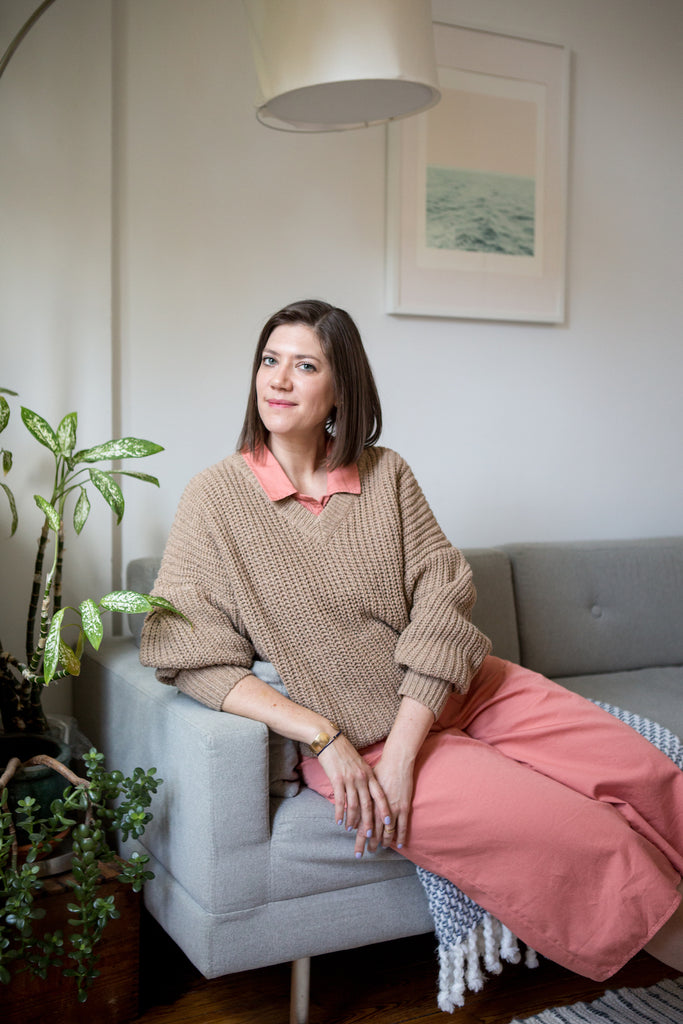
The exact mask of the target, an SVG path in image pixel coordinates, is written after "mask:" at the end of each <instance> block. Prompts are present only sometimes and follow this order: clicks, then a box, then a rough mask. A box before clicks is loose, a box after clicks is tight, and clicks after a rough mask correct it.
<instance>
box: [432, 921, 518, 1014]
mask: <svg viewBox="0 0 683 1024" xmlns="http://www.w3.org/2000/svg"><path fill="white" fill-rule="evenodd" d="M521 959H522V954H521V952H520V948H519V942H518V941H517V939H516V938H515V936H514V935H513V934H512V932H511V931H510V930H509V928H506V927H505V925H504V924H501V923H500V921H498V920H496V918H495V917H491V915H490V914H486V915H485V916H484V918H483V920H482V921H480V923H479V924H478V925H477V926H476V927H475V928H473V929H472V930H471V931H470V933H469V935H468V936H467V938H466V939H465V940H464V941H463V942H460V943H458V944H457V945H455V946H445V945H443V944H441V945H439V996H438V1003H439V1009H440V1010H441V1011H443V1012H444V1013H453V1011H454V1010H455V1007H456V1006H463V1005H464V1003H465V992H466V990H467V989H469V990H470V991H471V992H480V991H481V989H482V988H483V987H484V973H483V970H482V963H483V966H484V968H485V969H486V970H487V971H488V972H489V973H490V974H500V972H501V971H502V970H503V964H502V962H501V961H503V960H505V961H506V962H507V963H510V964H518V963H520V961H521ZM524 961H525V963H526V966H527V967H538V957H537V955H536V953H535V952H534V950H533V949H527V950H526V953H525V956H524Z"/></svg>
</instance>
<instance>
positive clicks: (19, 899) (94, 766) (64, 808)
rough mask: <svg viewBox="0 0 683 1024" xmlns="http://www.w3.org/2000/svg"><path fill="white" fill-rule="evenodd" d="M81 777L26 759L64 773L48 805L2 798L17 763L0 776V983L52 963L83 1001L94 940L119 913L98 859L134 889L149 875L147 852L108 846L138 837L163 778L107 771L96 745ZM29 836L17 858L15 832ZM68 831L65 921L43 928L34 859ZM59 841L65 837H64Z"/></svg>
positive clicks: (41, 759) (93, 963) (92, 972)
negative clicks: (117, 838)
mask: <svg viewBox="0 0 683 1024" xmlns="http://www.w3.org/2000/svg"><path fill="white" fill-rule="evenodd" d="M83 761H84V764H85V768H86V778H79V777H78V776H76V775H74V774H73V772H71V771H70V770H69V769H68V768H66V767H65V766H64V765H62V764H61V763H60V762H58V761H54V760H53V759H52V758H50V757H47V756H45V755H40V756H38V757H36V758H32V759H31V761H30V762H24V764H32V763H40V764H44V765H48V766H49V767H51V768H53V769H54V770H55V771H58V772H60V773H61V774H62V775H64V776H65V778H66V779H67V781H68V782H69V785H68V786H67V787H66V788H65V790H64V793H63V796H62V797H61V798H59V799H57V800H53V802H52V803H51V805H50V807H49V809H48V810H44V809H42V810H41V809H40V808H39V807H38V806H37V805H36V802H35V800H34V799H33V798H32V797H25V798H24V799H22V800H19V801H18V803H17V805H16V806H15V807H14V808H11V806H10V803H9V801H8V788H7V783H8V782H9V781H10V779H11V777H12V775H13V773H14V772H15V771H16V769H17V768H19V767H20V762H19V760H18V758H15V759H13V761H10V763H9V765H8V766H7V769H6V770H5V772H4V773H3V774H2V775H1V776H0V983H4V984H10V983H11V980H12V978H13V977H14V976H15V975H16V974H18V973H20V972H24V971H30V972H31V973H32V974H33V975H35V976H36V977H37V978H42V979H43V980H44V979H45V978H46V977H47V974H48V971H49V970H50V969H51V968H53V967H54V968H58V969H59V970H61V972H62V974H63V975H64V976H66V977H71V978H73V979H74V984H75V987H76V993H77V997H78V999H79V1001H80V1002H85V1001H86V999H87V996H88V992H89V990H90V987H91V985H92V983H93V982H94V981H95V979H96V978H97V977H98V970H97V961H98V952H99V951H98V943H99V942H100V939H101V938H102V933H103V931H104V929H105V927H106V925H107V923H108V922H109V921H112V920H114V919H115V918H117V917H119V916H120V915H119V911H118V910H117V909H116V903H115V896H114V895H102V894H101V892H100V890H101V884H102V870H101V865H102V864H103V863H108V862H114V864H115V867H116V870H117V872H118V881H119V882H124V883H126V884H128V885H130V886H131V887H132V889H133V891H134V892H140V890H141V889H142V886H143V885H144V883H145V882H146V881H147V880H149V879H151V878H153V877H154V875H153V874H152V872H151V871H149V870H148V869H147V864H148V862H149V857H148V856H147V855H146V854H141V853H138V852H136V851H134V852H133V853H132V854H131V856H130V858H129V859H128V860H125V859H123V858H121V857H118V856H117V855H116V854H115V853H114V850H113V848H112V846H111V845H110V841H111V838H112V837H113V836H114V835H116V834H118V833H120V835H121V837H122V838H123V839H124V840H127V839H129V838H131V837H132V838H134V839H137V838H139V837H140V836H141V835H142V834H143V833H144V831H145V828H146V826H147V825H148V823H149V822H150V821H151V820H152V814H151V812H150V811H149V809H148V808H149V806H150V803H151V800H152V794H154V793H156V791H157V788H158V787H159V785H160V784H161V783H162V782H163V779H159V778H157V776H156V772H155V769H154V768H151V769H149V770H148V771H146V772H145V771H143V769H142V768H136V769H135V770H134V772H133V774H132V775H131V776H130V777H125V776H124V775H123V773H122V772H120V771H107V770H106V768H105V766H104V758H103V755H102V754H101V753H99V752H98V751H96V750H95V749H94V748H93V749H91V750H90V751H89V753H87V754H85V755H84V758H83ZM20 829H21V830H23V833H24V834H25V836H26V837H27V838H28V844H27V847H28V853H27V854H26V855H25V857H22V856H21V849H20V848H19V845H18V842H17V832H18V830H20ZM65 830H69V838H68V840H67V843H68V845H69V848H70V851H71V854H72V862H71V869H70V879H71V884H72V890H71V893H70V899H69V902H68V904H67V908H66V909H67V914H68V917H67V918H66V920H65V922H64V926H65V927H60V928H57V929H56V930H55V931H52V932H50V931H41V930H40V929H39V928H37V927H36V922H38V921H40V920H41V918H43V917H44V916H45V913H46V912H45V909H44V905H41V904H44V901H41V900H40V899H36V897H37V895H38V894H39V892H40V889H41V888H42V882H41V874H40V861H39V857H40V856H41V855H43V854H44V853H46V852H48V851H49V849H50V847H51V844H52V843H54V842H55V841H56V840H58V839H59V838H60V837H62V836H63V835H64V831H65ZM62 842H64V840H62Z"/></svg>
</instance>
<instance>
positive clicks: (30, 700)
mask: <svg viewBox="0 0 683 1024" xmlns="http://www.w3.org/2000/svg"><path fill="white" fill-rule="evenodd" d="M6 395H7V396H10V398H11V397H13V396H16V392H14V391H10V390H9V389H8V388H0V433H1V432H2V431H4V430H5V428H6V427H7V425H8V423H9V421H10V414H11V407H10V404H9V401H8V398H6V397H5V396H6ZM21 419H22V421H23V423H24V426H25V427H26V429H27V430H28V432H29V434H30V435H31V436H32V437H33V439H34V440H35V441H36V442H38V444H40V445H41V446H42V447H44V448H46V449H47V450H48V451H49V452H50V453H51V454H52V456H53V460H54V473H53V476H52V480H51V482H50V484H49V489H48V490H47V491H46V492H45V494H43V495H40V494H36V495H34V501H35V504H36V505H37V507H38V510H39V513H40V515H41V516H42V529H41V532H40V537H39V539H38V549H37V552H36V558H35V567H34V572H33V577H32V583H31V587H30V597H29V602H28V615H27V621H26V650H25V653H24V654H23V656H17V655H15V654H13V653H11V652H10V651H8V650H6V649H5V647H4V645H3V643H2V640H1V639H0V713H1V715H2V723H3V728H4V731H5V732H6V733H10V732H33V733H45V732H47V731H48V722H47V719H46V716H45V713H44V710H43V706H42V700H41V697H42V693H43V690H44V687H45V686H47V685H49V684H50V683H52V682H54V681H56V680H59V679H63V678H64V677H66V676H77V675H78V674H79V672H80V669H81V658H82V655H83V651H84V647H85V644H86V642H88V643H90V644H91V645H92V647H94V648H95V649H97V648H98V647H99V645H100V643H101V641H102V637H103V635H104V626H103V614H104V613H105V612H124V613H128V614H130V613H145V612H148V611H151V610H152V608H154V607H157V608H164V609H166V610H167V611H169V612H171V613H173V614H178V615H180V614H182V613H181V612H179V611H178V610H177V609H176V608H174V607H173V605H171V604H170V603H169V602H168V601H165V600H164V599H163V598H160V597H152V596H150V595H149V594H139V593H137V592H136V591H130V590H116V591H113V592H111V593H108V594H105V595H104V597H102V598H100V600H99V601H95V600H94V599H92V598H90V597H86V598H84V599H83V600H81V601H80V603H79V604H78V606H77V607H74V606H71V607H69V606H66V605H64V604H63V602H62V575H63V568H64V552H65V543H64V540H65V533H66V526H65V523H66V519H67V506H69V508H70V518H71V524H72V527H73V530H74V532H75V533H76V535H78V534H80V533H81V531H82V530H83V528H84V526H85V524H86V522H87V520H88V516H89V514H90V508H91V503H90V497H89V491H90V492H92V490H93V489H94V491H95V492H97V493H99V495H101V497H102V498H103V499H104V501H105V502H106V503H107V505H108V506H109V507H110V509H111V510H112V512H113V513H114V515H115V516H116V520H117V523H120V522H121V520H122V518H123V513H124V508H125V504H124V498H123V492H122V490H121V487H120V486H119V484H118V483H117V481H116V479H115V478H116V477H117V476H128V477H134V478H136V479H137V480H141V481H143V482H146V483H150V484H153V485H155V486H157V487H158V486H159V481H158V480H157V478H156V477H154V476H150V475H149V474H147V473H139V472H131V471H129V470H121V469H118V468H116V469H114V468H111V464H112V462H118V461H119V460H123V459H139V458H144V457H146V456H149V455H153V454H155V453H157V452H160V451H163V448H162V447H161V445H158V444H155V443H154V442H153V441H145V440H142V439H141V438H137V437H124V438H118V439H115V440H112V441H106V442H105V443H103V444H98V445H94V446H93V447H89V448H77V445H76V430H77V424H78V417H77V414H76V413H75V412H71V413H68V414H67V415H66V416H64V418H63V419H62V420H61V422H60V423H59V425H58V427H57V428H56V429H53V427H51V426H50V425H49V423H48V422H47V421H46V420H45V419H44V418H43V417H42V416H39V415H38V413H36V412H32V411H31V410H30V409H27V408H25V407H23V406H22V407H21ZM0 459H1V460H2V468H3V474H4V475H5V476H6V475H7V474H8V473H9V471H10V470H11V468H12V461H13V458H12V453H11V451H9V450H8V449H5V448H0ZM102 463H104V464H105V466H104V467H102ZM98 464H99V465H98ZM0 487H1V488H2V490H3V491H4V493H5V496H6V498H7V502H8V507H9V515H10V535H13V534H14V533H15V531H16V529H17V524H18V519H19V517H18V511H17V504H16V500H15V497H14V494H13V492H12V490H11V488H10V487H9V486H8V485H7V484H6V483H4V482H1V481H0ZM2 767H3V766H0V770H1V769H2Z"/></svg>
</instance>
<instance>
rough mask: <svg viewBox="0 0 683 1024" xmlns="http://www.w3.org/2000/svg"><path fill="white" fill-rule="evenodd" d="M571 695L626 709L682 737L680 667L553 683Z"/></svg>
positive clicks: (682, 672) (682, 679) (682, 676)
mask: <svg viewBox="0 0 683 1024" xmlns="http://www.w3.org/2000/svg"><path fill="white" fill-rule="evenodd" d="M555 682H557V683H560V684H561V685H562V686H566V687H567V689H568V690H573V691H574V693H580V694H581V696H582V697H588V698H589V699H590V700H599V701H603V702H604V703H606V704H613V705H614V706H615V707H618V708H627V709H628V710H629V711H633V712H635V713H636V714H638V715H642V716H643V717H644V718H651V719H653V720H654V721H655V722H659V723H661V725H664V726H665V727H666V728H667V729H670V730H671V732H673V733H676V735H677V736H683V700H681V694H683V666H681V665H676V666H670V667H665V668H641V669H634V670H632V671H630V672H601V673H599V674H597V675H585V676H567V677H563V678H561V679H557V678H556V679H555Z"/></svg>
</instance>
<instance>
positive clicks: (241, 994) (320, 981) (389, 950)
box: [138, 921, 677, 1024]
mask: <svg viewBox="0 0 683 1024" xmlns="http://www.w3.org/2000/svg"><path fill="white" fill-rule="evenodd" d="M143 950H144V953H143V970H142V977H143V979H145V984H144V986H143V990H142V1008H143V1013H142V1016H140V1017H139V1018H138V1021H139V1024H287V1021H288V1019H289V982H290V971H289V967H288V965H285V964H282V965H278V966H275V967H266V968H262V969H261V970H258V971H246V972H244V973H241V974H233V975H228V976H227V977H224V978H218V979H216V980H214V981H205V980H204V979H202V978H201V977H200V976H199V975H198V974H197V972H196V971H195V970H194V969H193V968H192V967H191V965H189V964H188V963H187V961H186V960H185V959H184V957H183V956H182V954H180V953H179V952H178V950H177V949H176V947H175V946H173V945H172V944H171V943H170V940H168V939H167V938H166V937H165V936H164V935H163V933H161V932H160V931H159V930H158V929H157V926H156V925H154V923H153V922H150V921H146V922H145V927H144V929H143ZM436 976H437V967H436V961H435V956H434V939H433V936H431V935H423V936H418V937H416V938H412V939H400V940H398V941H396V942H388V943H384V944H381V945H376V946H366V947H364V948H362V949H356V950H349V951H346V952H342V953H333V954H328V955H326V956H320V957H316V958H315V959H314V960H313V961H312V965H311V1016H310V1024H418V1022H419V1024H437V1022H438V1024H449V1022H451V1024H509V1022H510V1021H511V1020H512V1019H513V1018H517V1017H520V1018H523V1017H528V1016H530V1015H532V1014H534V1013H538V1012H539V1011H540V1010H542V1009H545V1008H547V1007H549V1006H559V1005H561V1004H566V1003H573V1002H577V1001H578V1000H591V999H596V998H597V997H598V996H600V995H602V993H603V992H604V991H605V989H606V988H608V987H609V988H621V987H636V986H647V985H654V984H655V983H656V982H658V981H661V980H662V978H673V977H676V976H677V973H676V972H675V971H672V970H669V969H667V968H665V967H663V966H662V965H661V964H659V963H657V961H655V960H653V959H652V958H651V957H649V956H648V955H647V954H645V953H641V954H640V955H639V956H638V957H636V958H635V959H634V960H632V961H631V963H630V964H629V965H628V966H627V967H626V968H624V969H623V970H622V971H620V972H619V974H617V975H615V976H614V978H612V979H610V982H609V985H606V984H597V983H595V982H591V981H588V980H587V979H585V978H580V977H578V976H577V975H575V974H571V973H570V972H569V971H565V970H563V969H562V968H560V967H557V966H556V965H554V964H551V963H550V962H549V961H546V960H541V965H540V966H539V967H538V968H536V969H535V970H529V969H528V968H526V967H524V966H522V965H519V966H514V965H506V966H505V967H504V969H503V973H502V974H501V975H499V976H498V977H492V978H489V980H488V981H487V983H486V985H485V987H484V990H483V991H482V992H481V993H470V994H468V996H467V999H466V1003H465V1007H464V1008H463V1009H461V1010H456V1011H455V1013H454V1014H452V1015H451V1014H445V1013H441V1012H440V1011H439V1009H438V1006H437V1003H436Z"/></svg>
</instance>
